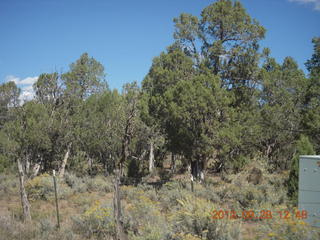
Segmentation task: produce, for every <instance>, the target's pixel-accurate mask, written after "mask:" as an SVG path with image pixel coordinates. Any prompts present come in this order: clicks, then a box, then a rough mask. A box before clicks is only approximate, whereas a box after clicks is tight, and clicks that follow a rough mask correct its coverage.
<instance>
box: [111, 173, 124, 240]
mask: <svg viewBox="0 0 320 240" xmlns="http://www.w3.org/2000/svg"><path fill="white" fill-rule="evenodd" d="M113 206H114V209H113V211H114V219H115V221H116V239H117V240H122V239H121V222H120V218H121V201H120V171H119V170H116V171H115V179H114V197H113Z"/></svg>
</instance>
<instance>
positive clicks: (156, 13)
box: [0, 0, 320, 97]
mask: <svg viewBox="0 0 320 240" xmlns="http://www.w3.org/2000/svg"><path fill="white" fill-rule="evenodd" d="M212 2H214V1H213V0H211V1H209V0H161V1H155V0H153V1H152V0H135V1H132V0H122V1H121V0H118V1H113V0H28V1H26V0H1V1H0V36H1V38H0V39H1V40H0V41H1V44H0V83H1V82H5V81H9V80H14V81H15V82H16V83H18V84H19V86H20V87H21V88H22V89H23V90H24V95H25V96H26V97H27V96H28V95H30V94H31V84H32V83H33V82H34V81H35V80H36V79H37V76H39V74H41V73H44V72H53V71H58V72H62V71H67V70H68V67H69V64H70V63H72V62H74V61H75V60H76V59H78V58H79V56H80V55H81V54H82V53H83V52H88V53H89V55H90V56H93V57H94V58H95V59H97V60H98V61H100V62H101V63H102V64H103V65H104V66H105V71H106V73H107V81H108V83H109V86H110V88H118V89H120V88H121V86H122V85H123V84H124V83H126V82H132V81H135V80H136V81H138V82H141V81H142V79H143V78H144V76H145V75H146V73H147V72H148V69H149V68H150V65H151V63H152V59H153V57H155V56H157V55H159V54H160V52H161V51H163V50H165V48H166V47H167V46H168V45H170V44H171V43H172V42H173V37H172V35H173V30H174V27H173V22H172V19H173V18H174V17H177V16H178V15H179V14H180V13H182V12H187V13H192V14H193V15H199V14H200V12H201V10H202V9H203V8H204V7H206V6H208V5H209V4H210V3H212ZM241 2H242V4H243V5H244V6H245V8H246V9H247V11H248V13H249V14H250V15H251V16H252V17H254V18H256V19H257V20H258V21H259V22H260V24H262V25H263V26H264V27H265V28H266V29H267V34H266V38H265V40H263V41H262V42H261V45H262V46H263V47H269V48H270V49H271V55H272V56H274V57H275V58H276V59H277V60H278V61H282V60H283V58H284V57H286V56H292V57H293V58H294V59H296V60H297V62H298V63H299V66H300V67H301V68H302V69H304V70H305V68H304V62H305V61H306V60H307V59H308V58H310V56H311V54H312V44H311V39H312V37H314V36H320V0H242V1H241Z"/></svg>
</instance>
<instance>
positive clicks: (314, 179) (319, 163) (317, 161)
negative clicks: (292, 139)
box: [299, 155, 320, 227]
mask: <svg viewBox="0 0 320 240" xmlns="http://www.w3.org/2000/svg"><path fill="white" fill-rule="evenodd" d="M299 210H306V211H307V212H308V218H307V219H306V222H308V223H310V224H311V225H312V226H315V227H320V155H318V156H315V155H314V156H307V155H305V156H300V161H299Z"/></svg>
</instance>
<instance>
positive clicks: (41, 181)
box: [26, 174, 72, 200]
mask: <svg viewBox="0 0 320 240" xmlns="http://www.w3.org/2000/svg"><path fill="white" fill-rule="evenodd" d="M26 190H27V193H28V197H29V199H30V200H36V199H42V200H52V199H54V185H53V179H52V177H51V176H50V175H48V174H42V175H39V176H37V177H35V178H33V179H31V180H29V181H28V182H27V184H26ZM57 192H58V198H60V199H65V198H66V197H68V196H70V195H71V194H72V191H71V188H70V187H68V186H67V185H66V184H65V182H64V181H63V179H60V178H58V177H57Z"/></svg>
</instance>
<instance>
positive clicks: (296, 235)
mask: <svg viewBox="0 0 320 240" xmlns="http://www.w3.org/2000/svg"><path fill="white" fill-rule="evenodd" d="M261 238H264V239H269V240H276V239H283V240H300V239H308V240H317V239H320V230H319V229H318V228H313V227H311V226H309V225H308V224H307V223H305V222H304V221H302V220H297V219H295V220H294V219H288V220H283V219H279V218H278V219H277V218H273V219H271V220H268V221H266V222H265V224H263V225H260V229H259V232H258V236H257V239H261Z"/></svg>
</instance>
